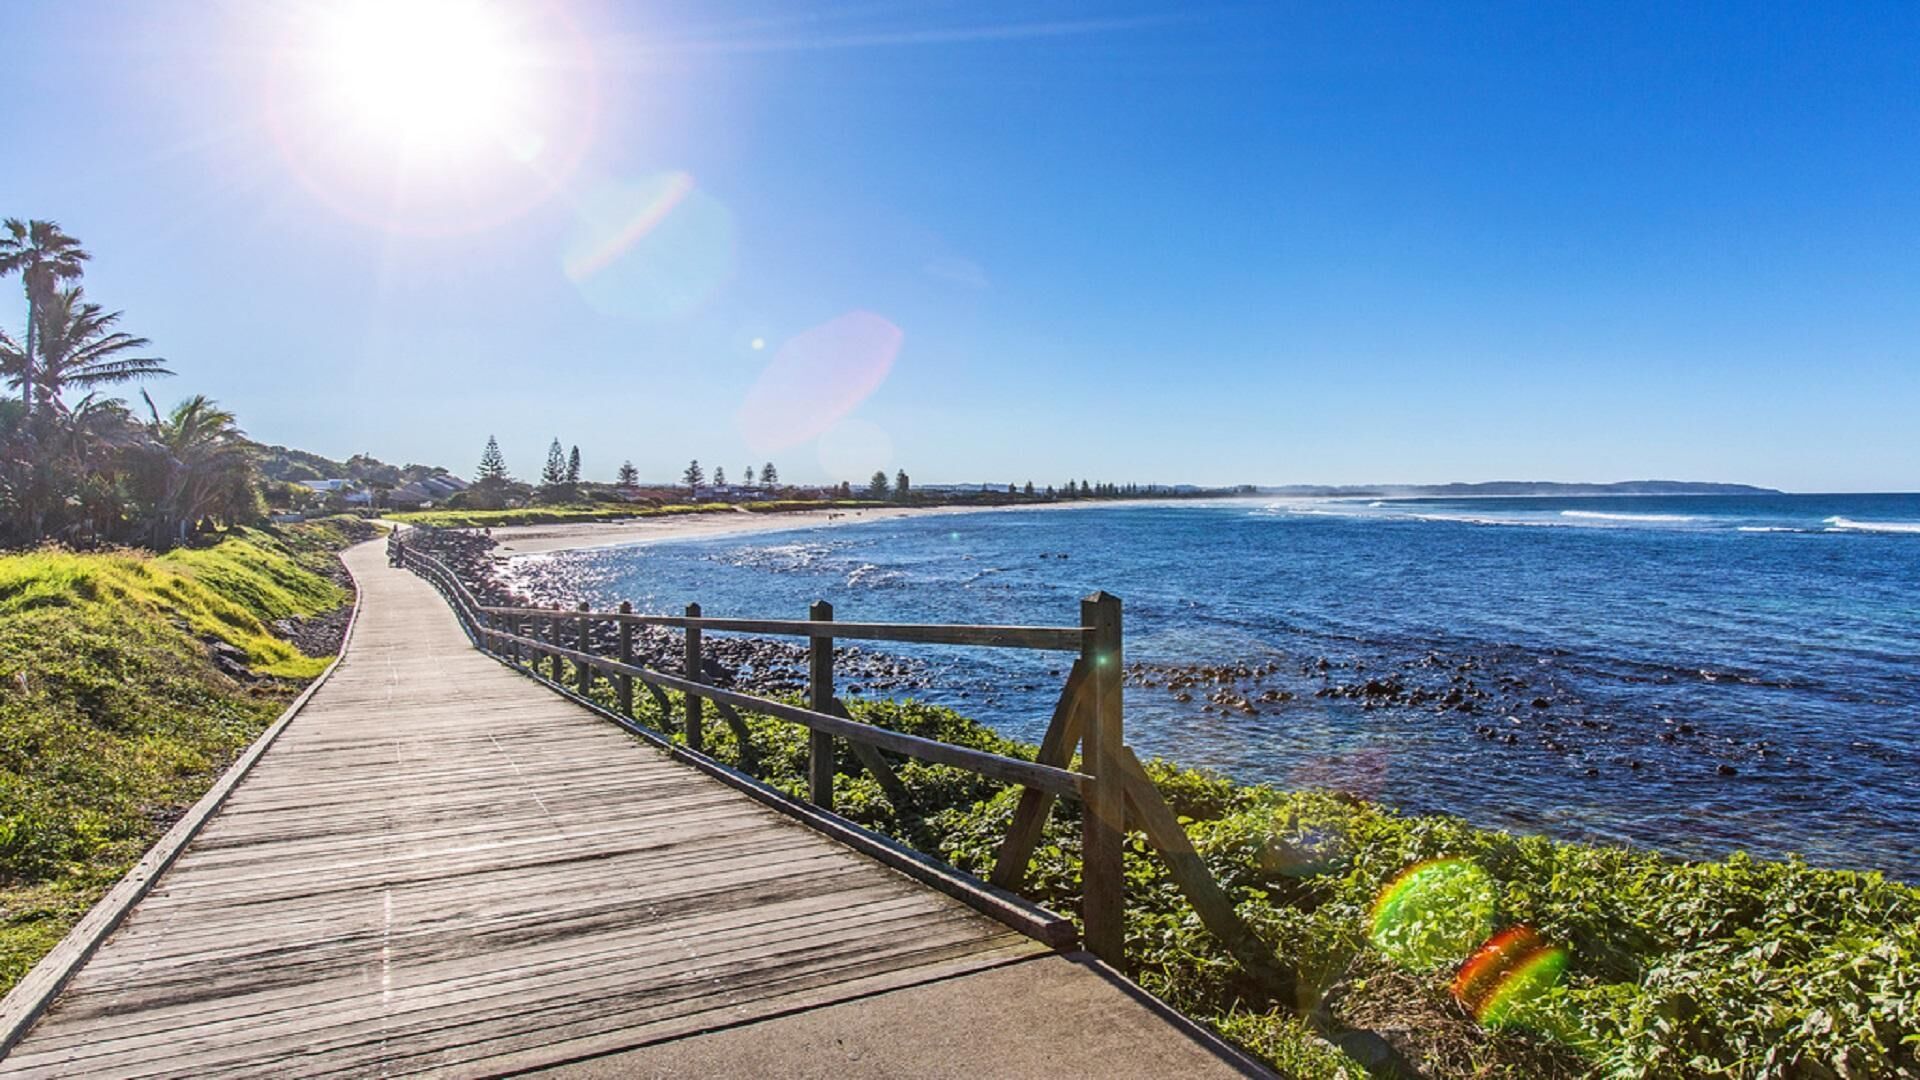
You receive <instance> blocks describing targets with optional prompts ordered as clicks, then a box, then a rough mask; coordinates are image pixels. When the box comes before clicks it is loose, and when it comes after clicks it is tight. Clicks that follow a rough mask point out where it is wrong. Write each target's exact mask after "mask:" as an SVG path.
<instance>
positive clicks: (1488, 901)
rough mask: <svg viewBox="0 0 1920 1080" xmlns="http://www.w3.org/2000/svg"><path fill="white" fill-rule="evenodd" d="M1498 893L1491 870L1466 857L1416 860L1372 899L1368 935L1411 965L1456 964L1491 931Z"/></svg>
mask: <svg viewBox="0 0 1920 1080" xmlns="http://www.w3.org/2000/svg"><path fill="white" fill-rule="evenodd" d="M1497 894H1498V889H1497V887H1496V885H1495V883H1494V880H1493V878H1492V876H1491V875H1489V874H1488V873H1487V872H1486V871H1485V870H1482V869H1480V867H1479V866H1478V865H1476V864H1474V863H1473V862H1471V861H1470V860H1467V859H1462V858H1446V859H1432V860H1429V861H1427V862H1423V863H1416V864H1414V865H1413V866H1410V867H1408V868H1407V869H1406V870H1404V871H1402V872H1401V873H1400V876H1399V877H1397V878H1394V879H1393V881H1392V882H1390V883H1388V885H1387V887H1386V888H1385V889H1382V890H1381V892H1380V896H1379V898H1378V899H1377V900H1375V901H1374V905H1373V927H1372V930H1371V932H1370V934H1369V938H1370V940H1371V941H1372V942H1373V945H1374V947H1375V948H1377V949H1379V950H1380V951H1381V952H1382V953H1384V954H1385V955H1386V956H1387V958H1388V959H1390V960H1393V961H1395V962H1396V963H1399V964H1402V965H1404V966H1406V967H1409V968H1415V969H1431V968H1435V967H1439V966H1442V965H1446V964H1457V963H1459V962H1460V961H1461V960H1462V959H1464V958H1465V957H1466V956H1467V955H1468V954H1470V953H1472V952H1473V949H1474V946H1476V945H1477V944H1479V943H1480V942H1482V941H1485V940H1486V939H1487V936H1488V935H1489V934H1491V933H1492V932H1493V918H1494V907H1495V905H1496V903H1497V901H1498V895H1497Z"/></svg>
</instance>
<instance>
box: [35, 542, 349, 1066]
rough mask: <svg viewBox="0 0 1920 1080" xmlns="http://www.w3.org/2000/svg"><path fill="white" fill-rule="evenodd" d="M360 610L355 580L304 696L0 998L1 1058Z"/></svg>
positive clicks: (202, 817)
mask: <svg viewBox="0 0 1920 1080" xmlns="http://www.w3.org/2000/svg"><path fill="white" fill-rule="evenodd" d="M367 542H368V543H375V544H378V543H385V540H384V539H380V540H370V541H367ZM360 608H361V589H360V582H359V579H357V578H356V579H354V582H353V614H352V615H351V616H350V617H349V618H348V619H347V630H346V633H345V634H343V635H342V636H341V638H340V651H338V652H336V653H335V654H334V656H333V662H332V663H330V664H328V665H327V667H326V670H325V671H322V672H321V673H320V674H319V675H318V676H317V677H316V678H315V679H314V680H313V681H312V682H310V683H308V684H307V688H306V689H305V690H302V691H300V696H299V697H296V698H294V699H293V701H292V703H290V704H289V705H288V706H287V707H286V710H285V711H284V712H282V713H281V714H280V716H279V718H277V719H276V720H274V722H273V723H272V724H269V725H268V726H267V730H265V731H263V732H261V733H260V736H259V738H256V739H255V740H253V743H252V744H251V745H249V746H248V747H247V749H246V751H245V752H244V753H242V754H241V755H240V756H239V757H238V758H236V759H235V760H234V763H233V764H232V765H229V766H227V771H226V772H224V773H221V774H220V778H219V779H218V780H216V781H214V784H213V787H211V788H209V789H207V793H206V794H205V795H202V796H200V801H199V802H196V803H194V804H193V806H192V807H191V808H190V809H188V811H187V813H186V816H185V817H183V818H181V819H180V820H179V821H176V822H174V825H173V828H171V829H168V830H167V831H166V833H165V834H164V835H162V836H161V837H160V839H159V841H158V842H156V843H155V844H154V845H153V846H152V847H151V848H148V849H147V853H146V854H145V855H143V856H141V857H140V861H139V862H137V863H135V864H133V869H131V870H128V871H127V873H126V876H125V877H122V878H121V879H120V880H119V881H118V882H116V883H115V884H114V886H113V888H111V889H109V890H107V895H105V896H103V897H101V898H100V900H99V902H98V903H96V904H94V905H93V907H92V908H90V909H89V910H88V911H87V913H86V915H84V916H82V917H81V919H80V921H79V922H78V923H75V924H74V927H73V929H72V930H69V931H67V936H66V937H63V938H61V939H60V943H59V944H58V945H55V946H54V947H53V951H51V952H49V953H47V955H45V956H43V957H41V958H40V962H39V963H37V964H35V965H33V970H31V971H29V972H27V974H26V975H25V976H24V977H22V978H21V980H20V981H19V982H17V983H15V984H14V986H13V989H12V990H10V991H8V992H7V996H6V998H5V999H0V1058H3V1057H5V1056H6V1055H7V1054H8V1053H9V1052H10V1051H12V1050H13V1048H14V1045H15V1044H17V1043H18V1042H19V1041H20V1039H21V1038H22V1037H23V1036H25V1035H26V1033H27V1032H28V1031H29V1030H30V1029H32V1027H33V1025H34V1022H35V1021H37V1020H39V1019H40V1016H41V1014H42V1013H45V1012H46V1011H47V1007H48V1006H49V1005H52V1004H53V999H54V998H56V997H59V996H60V991H61V990H64V989H66V985H67V982H68V981H69V980H70V979H72V978H73V975H74V973H75V972H77V971H79V970H80V968H81V966H82V965H84V964H85V963H86V962H87V961H88V959H90V958H91V957H92V956H93V954H94V951H95V950H97V949H98V948H99V947H100V943H101V942H103V941H105V940H106V939H107V935H109V934H111V933H113V932H114V930H116V929H118V928H119V926H120V923H121V922H122V921H124V920H125V919H126V917H127V914H128V913H129V912H131V911H132V910H133V908H134V905H135V904H138V903H139V902H140V901H141V900H142V899H144V898H145V897H146V895H147V893H148V892H149V891H151V890H152V888H153V885H154V882H156V881H158V880H159V879H160V875H161V874H163V873H166V870H167V867H169V866H172V865H173V861H174V860H175V859H177V858H179V856H180V853H181V852H182V851H184V850H185V849H186V846H187V844H188V843H189V842H191V841H192V840H193V838H194V837H195V836H196V835H198V834H199V832H200V829H201V828H202V827H203V826H205V825H206V823H207V821H208V819H210V818H212V817H213V815H214V814H215V813H216V812H217V811H218V810H219V809H220V805H221V804H222V803H224V802H226V801H227V796H228V795H230V794H232V793H233V789H234V788H235V787H237V786H238V785H239V783H240V781H241V780H244V779H245V778H246V775H247V773H248V772H249V771H251V770H252V769H253V766H254V763H255V762H257V761H259V760H260V757H261V755H263V754H265V753H266V752H267V748H268V747H270V746H272V745H273V741H274V740H275V739H278V738H279V737H280V733H281V732H282V731H285V730H286V728H287V725H288V724H289V723H292V722H293V718H294V717H295V716H296V715H298V714H299V712H300V710H301V709H302V708H304V707H306V704H307V702H308V701H309V700H311V699H312V697H313V695H314V693H315V692H316V691H318V690H319V689H320V687H321V686H323V685H324V684H325V683H326V681H327V679H328V677H329V676H331V675H332V674H333V672H334V669H335V668H338V667H339V666H340V661H341V659H342V658H343V657H345V656H346V655H347V645H348V643H349V642H351V641H352V640H353V628H354V626H355V624H357V623H358V622H359V621H360Z"/></svg>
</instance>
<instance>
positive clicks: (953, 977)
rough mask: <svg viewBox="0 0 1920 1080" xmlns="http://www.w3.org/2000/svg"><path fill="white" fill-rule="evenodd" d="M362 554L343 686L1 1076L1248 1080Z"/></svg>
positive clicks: (1085, 969)
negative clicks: (758, 794) (543, 682)
mask: <svg viewBox="0 0 1920 1080" xmlns="http://www.w3.org/2000/svg"><path fill="white" fill-rule="evenodd" d="M346 561H347V565H348V567H349V569H350V570H352V572H353V574H354V576H355V578H356V579H358V581H359V582H360V584H361V588H362V607H361V612H360V616H359V621H358V623H357V625H356V627H355V629H354V633H353V639H352V642H351V644H350V645H349V648H348V650H347V653H346V656H345V658H344V659H343V660H342V662H341V664H340V666H339V667H338V668H337V669H336V670H335V672H334V674H333V676H332V678H331V679H330V680H329V681H328V682H327V683H326V684H325V685H323V686H322V687H321V688H320V689H319V691H318V692H317V693H316V694H315V695H314V696H313V698H312V700H311V701H310V702H308V704H307V706H306V707H305V709H304V710H303V711H301V712H300V713H299V714H298V715H296V716H295V718H294V719H293V721H292V722H291V723H290V724H289V725H288V727H287V728H286V730H285V732H284V733H283V734H282V735H281V736H280V738H279V739H278V741H276V742H275V743H273V745H272V746H271V747H270V748H269V749H268V750H267V751H266V753H265V755H264V756H263V757H262V758H261V759H260V761H259V762H258V764H257V765H256V766H255V768H254V769H253V771H252V772H251V773H249V774H248V775H247V776H246V777H245V779H244V780H242V781H241V782H240V784H239V785H238V786H237V787H236V788H235V790H234V792H233V794H232V795H231V796H230V797H229V798H228V800H227V801H226V803H225V804H224V805H223V806H222V807H221V809H220V810H219V812H218V813H217V814H216V815H215V816H214V817H213V818H212V819H211V820H210V821H209V822H208V824H207V826H206V827H205V829H204V830H202V831H201V833H200V834H199V835H198V836H197V837H196V838H195V839H194V840H193V841H192V843H191V844H190V845H189V846H188V847H187V848H186V850H185V851H184V853H183V854H182V855H181V856H180V858H179V859H178V861H177V862H175V863H174V865H173V866H172V867H171V868H170V869H169V870H168V871H167V872H166V873H165V875H164V876H163V877H161V879H160V880H159V882H158V884H157V886H156V887H155V888H154V890H153V891H152V892H151V893H150V894H149V895H148V896H147V897H146V898H145V899H144V900H142V901H141V902H140V904H139V905H138V906H137V907H136V908H134V910H133V911H132V913H131V914H130V915H129V916H128V918H127V919H126V921H125V922H124V923H123V924H122V925H121V926H120V928H119V929H118V930H117V931H115V933H114V934H113V935H112V936H111V937H110V938H108V939H107V940H106V942H105V943H104V944H103V945H102V946H101V947H100V949H99V950H98V952H96V953H95V954H94V955H93V957H92V959H91V960H89V961H88V962H87V964H86V965H85V966H84V967H83V968H81V969H80V971H79V972H78V974H77V975H76V976H75V977H74V978H73V980H72V982H71V983H70V984H69V985H68V987H67V989H66V990H65V992H64V993H62V994H61V996H60V997H59V998H58V999H57V1000H56V1001H55V1003H54V1004H53V1006H52V1008H51V1009H50V1010H49V1011H48V1013H47V1014H46V1015H45V1016H44V1017H43V1018H42V1019H41V1020H40V1022H39V1023H38V1024H37V1025H36V1026H35V1027H34V1028H33V1030H32V1031H30V1032H29V1033H28V1034H27V1036H26V1037H25V1039H24V1040H22V1041H21V1042H20V1044H19V1045H17V1046H16V1047H15V1048H14V1050H13V1051H12V1053H11V1054H9V1055H8V1056H7V1057H6V1058H5V1059H4V1060H0V1076H80V1075H84V1076H90V1077H108V1076H125V1077H132V1076H194V1077H214V1076H230V1075H251V1076H263V1075H265V1076H276V1077H280V1076H301V1075H322V1074H324V1075H381V1076H386V1075H397V1074H405V1073H438V1074H444V1075H462V1076H470V1075H493V1074H498V1073H502V1072H510V1071H522V1070H530V1069H557V1070H558V1072H559V1074H561V1075H566V1074H572V1075H577V1076H607V1077H611V1076H635V1075H638V1076H711V1075H739V1076H749V1075H750V1076H763V1077H779V1076H791V1077H810V1076H819V1077H828V1076H832V1077H859V1076H906V1075H911V1076H1082V1075H1128V1076H1145V1075H1164V1076H1181V1077H1204V1076H1221V1075H1234V1074H1236V1073H1239V1072H1241V1071H1242V1070H1243V1069H1244V1066H1243V1065H1242V1064H1241V1063H1239V1062H1238V1061H1237V1060H1235V1059H1233V1058H1231V1057H1229V1056H1227V1055H1223V1054H1221V1053H1219V1052H1218V1051H1217V1049H1216V1048H1215V1047H1214V1046H1212V1045H1210V1044H1209V1043H1208V1042H1207V1041H1206V1040H1204V1039H1202V1038H1199V1037H1197V1036H1196V1035H1195V1034H1193V1033H1192V1032H1191V1031H1190V1030H1188V1029H1187V1028H1185V1027H1183V1026H1182V1025H1181V1024H1180V1023H1178V1022H1176V1021H1175V1020H1174V1019H1172V1018H1170V1017H1168V1016H1167V1015H1165V1014H1164V1012H1163V1011H1162V1010H1159V1009H1157V1008H1156V1007H1154V1005H1153V1003H1151V1002H1150V1001H1147V1000H1145V999H1143V998H1142V997H1141V996H1140V995H1138V992H1137V991H1136V990H1134V989H1133V988H1132V987H1131V986H1129V985H1128V984H1126V983H1125V982H1124V981H1122V980H1118V979H1115V978H1113V977H1111V976H1110V975H1108V974H1106V973H1104V971H1103V970H1102V969H1101V968H1099V967H1098V966H1097V965H1093V964H1091V963H1089V962H1087V961H1085V960H1084V958H1079V957H1068V956H1061V955H1059V954H1056V953H1053V952H1050V951H1048V950H1046V949H1044V948H1042V947H1041V946H1039V945H1038V944H1036V943H1035V942H1032V941H1030V940H1029V939H1026V938H1024V937H1021V936H1019V935H1018V934H1016V933H1014V932H1013V931H1011V930H1009V929H1007V928H1006V927H1005V926H1002V925H1001V924H999V923H997V922H995V921H993V920H991V919H989V918H987V917H986V916H983V915H981V914H978V913H976V912H975V911H973V910H972V909H970V908H967V907H965V906H963V905H961V904H959V903H958V902H956V901H954V900H951V899H949V898H948V897H946V896H944V895H941V894H939V893H937V892H934V891H932V890H930V889H927V888H925V887H923V886H921V885H919V884H918V883H916V882H914V881H911V880H910V879H908V878H906V877H904V876H902V875H900V874H898V873H896V872H894V871H892V870H890V869H888V868H886V867H883V866H881V865H879V864H877V863H874V862H872V861H870V860H868V859H867V858H865V857H864V856H862V855H859V854H857V853H855V852H853V851H851V850H850V849H847V848H845V847H842V846H841V845H839V844H837V843H835V842H833V841H831V840H829V839H827V838H826V837H824V836H822V835H821V834H819V833H816V832H814V831H813V830H811V829H809V828H807V827H805V826H803V825H801V824H799V823H798V822H796V821H794V820H792V819H790V818H788V817H786V816H784V815H782V814H780V813H778V812H776V811H774V810H772V809H769V808H768V807H766V806H763V805H761V804H760V803H757V802H755V801H754V800H752V799H750V798H747V797H746V796H744V795H742V794H741V793H739V792H737V791H734V790H733V789H731V788H728V787H726V786H724V785H722V784H721V783H719V782H718V781H715V780H713V779H712V778H710V777H708V776H706V775H704V774H702V773H700V772H698V771H696V770H694V769H691V768H689V767H687V766H685V765H682V764H680V763H678V762H674V761H672V760H670V759H668V758H666V757H665V756H663V755H662V754H660V753H658V752H657V751H655V750H653V749H651V748H649V747H647V746H645V745H642V744H640V743H638V742H637V741H635V740H634V739H632V738H631V737H629V736H628V735H626V734H625V733H623V732H621V731H620V730H619V729H617V728H615V727H614V726H613V725H611V724H609V723H607V722H605V721H604V720H601V719H599V718H597V717H595V716H593V715H592V714H591V713H589V712H587V711H586V710H584V709H581V708H579V707H577V706H575V705H573V704H571V703H569V702H568V701H566V700H565V699H563V698H561V697H559V696H558V695H556V694H554V693H552V692H550V691H548V690H546V689H543V688H542V687H540V686H539V685H537V684H536V683H534V682H532V681H530V680H528V679H525V678H522V677H520V676H517V675H515V674H513V673H512V672H510V671H508V670H507V669H506V668H504V667H502V666H501V665H500V664H498V663H496V662H494V661H493V660H490V659H488V658H486V657H485V656H483V655H481V654H480V653H478V652H476V651H474V650H473V649H472V648H471V647H470V646H469V644H468V643H467V641H466V639H465V638H464V637H463V636H462V635H461V633H460V631H459V629H458V627H457V626H456V624H455V622H454V619H453V616H452V614H451V613H450V612H449V611H448V609H447V607H446V605H445V603H444V602H443V601H442V600H441V598H440V597H439V596H438V594H436V593H434V592H433V591H432V590H431V589H430V588H428V586H427V585H426V584H425V583H423V582H421V581H420V580H419V579H417V578H415V577H414V576H412V575H411V574H407V573H403V572H401V571H397V570H392V569H390V568H388V567H387V566H386V564H385V560H384V555H383V552H382V547H381V545H379V544H370V545H362V546H360V547H357V548H355V549H353V550H352V551H350V552H349V553H348V554H347V556H346Z"/></svg>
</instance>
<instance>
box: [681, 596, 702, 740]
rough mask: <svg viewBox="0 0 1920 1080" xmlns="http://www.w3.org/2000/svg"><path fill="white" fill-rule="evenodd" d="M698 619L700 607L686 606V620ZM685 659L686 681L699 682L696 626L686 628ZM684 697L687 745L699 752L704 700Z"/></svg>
mask: <svg viewBox="0 0 1920 1080" xmlns="http://www.w3.org/2000/svg"><path fill="white" fill-rule="evenodd" d="M699 617H700V605H699V604H688V605H687V618H689V619H697V618H699ZM686 659H687V681H688V682H699V681H700V628H699V627H698V626H689V627H687V658H686ZM686 697H687V721H686V724H687V745H688V746H691V747H693V748H694V749H695V750H699V749H702V748H703V744H704V743H705V742H706V733H705V732H704V731H702V730H701V724H700V711H701V710H700V707H701V705H702V704H703V702H704V699H702V698H701V697H700V696H699V695H697V694H688V695H687V696H686Z"/></svg>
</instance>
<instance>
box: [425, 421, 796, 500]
mask: <svg viewBox="0 0 1920 1080" xmlns="http://www.w3.org/2000/svg"><path fill="white" fill-rule="evenodd" d="M647 486H649V485H646V484H644V483H643V482H642V481H641V479H640V470H639V469H636V468H635V467H634V464H633V462H632V461H622V462H621V463H620V467H619V469H618V470H616V472H615V473H614V481H613V484H612V485H611V490H609V485H605V484H597V483H593V482H591V481H588V480H586V479H585V478H584V477H583V476H582V474H581V463H580V447H579V446H577V445H575V446H571V447H567V446H563V445H562V444H561V442H560V440H559V439H554V440H553V442H552V443H550V444H549V445H548V446H547V461H546V464H545V466H543V467H542V468H541V470H540V476H539V478H538V480H537V481H535V482H533V483H526V482H523V481H520V480H518V479H516V478H515V477H514V476H513V474H512V472H511V471H509V470H508V468H507V459H506V455H505V454H504V453H502V452H501V450H500V440H499V439H497V438H495V437H494V436H492V435H489V436H487V445H486V448H485V449H483V450H482V451H481V452H480V465H479V467H478V468H477V469H476V470H475V472H474V477H473V486H472V487H470V488H468V489H467V490H466V491H463V492H461V493H459V494H458V495H455V496H453V497H452V498H450V499H448V500H447V505H448V506H452V507H468V508H475V509H483V508H484V509H498V508H500V507H505V506H513V505H526V504H530V503H546V504H559V503H570V502H577V501H581V500H587V499H593V498H599V497H609V496H621V497H627V498H631V497H633V496H634V495H636V494H637V493H638V492H640V491H641V490H643V489H644V488H645V487H647ZM657 486H659V487H668V486H670V485H666V484H661V485H657ZM679 486H681V487H684V488H686V489H687V495H688V497H689V498H698V497H699V495H700V492H701V490H702V489H703V488H704V489H706V490H707V491H708V492H709V493H711V492H712V491H713V489H715V488H748V489H754V490H759V491H767V492H772V491H775V490H778V489H779V488H780V486H781V485H780V470H779V468H778V467H777V466H775V465H774V463H773V462H771V461H768V462H765V463H763V464H762V465H761V466H760V467H759V469H758V470H757V471H756V470H755V469H754V467H753V466H751V465H749V466H747V467H746V468H745V469H743V470H742V471H741V482H740V483H739V484H738V485H729V484H728V483H727V471H726V469H725V468H723V467H716V468H715V469H714V470H713V475H712V479H711V480H709V479H708V475H707V471H706V469H705V468H704V467H703V466H701V464H700V461H699V459H697V458H696V459H694V460H692V461H689V462H688V463H687V467H686V469H685V471H683V472H682V473H681V474H680V482H679Z"/></svg>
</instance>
